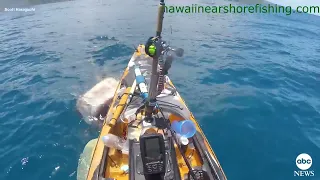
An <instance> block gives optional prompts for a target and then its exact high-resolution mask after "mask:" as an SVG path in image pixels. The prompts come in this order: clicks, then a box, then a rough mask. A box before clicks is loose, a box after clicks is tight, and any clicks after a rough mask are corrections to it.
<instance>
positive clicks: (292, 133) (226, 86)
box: [0, 0, 320, 180]
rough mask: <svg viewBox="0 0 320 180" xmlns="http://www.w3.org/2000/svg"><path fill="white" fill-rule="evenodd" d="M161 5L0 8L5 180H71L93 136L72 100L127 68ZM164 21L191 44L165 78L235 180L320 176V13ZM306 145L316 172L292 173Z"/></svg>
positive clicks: (167, 33)
mask: <svg viewBox="0 0 320 180" xmlns="http://www.w3.org/2000/svg"><path fill="white" fill-rule="evenodd" d="M170 3H171V2H170V1H169V2H168V4H170ZM172 3H177V4H184V5H186V4H192V3H200V2H195V1H190V0H188V1H175V2H173V1H172ZM202 3H204V2H202ZM157 4H158V3H157V1H143V2H142V1H137V0H133V1H128V2H127V1H126V2H119V1H116V0H110V1H101V0H93V1H86V0H79V1H70V2H61V3H53V4H43V5H37V6H35V9H36V10H35V12H27V13H25V12H1V14H0V27H1V28H0V40H1V43H0V74H1V77H0V127H1V130H0V136H1V137H2V138H1V139H0V147H1V148H0V160H1V163H0V179H3V180H18V179H22V178H23V179H26V180H37V179H55V180H61V179H64V180H65V179H70V180H75V179H76V168H77V163H78V159H79V156H80V153H81V152H82V150H83V148H84V146H85V144H86V143H87V142H88V141H89V140H91V139H92V138H95V137H96V136H97V135H98V132H97V129H95V128H93V127H89V126H88V125H87V124H86V123H84V122H83V121H82V120H81V117H80V116H79V115H78V113H77V111H76V108H75V102H76V99H77V97H78V96H79V95H81V94H82V93H84V92H85V91H86V90H88V89H90V88H91V87H92V86H93V85H94V84H95V83H97V82H99V80H100V79H102V78H103V77H115V78H119V77H120V75H121V73H122V72H123V68H124V67H125V66H126V64H127V62H128V59H129V58H130V56H131V54H132V53H133V50H134V46H135V45H137V44H139V43H145V41H146V40H147V38H148V37H150V36H152V35H154V32H155V20H156V12H155V11H156V9H157V8H156V7H157ZM164 22H165V25H164V34H163V36H164V37H165V38H166V39H168V40H169V41H170V43H171V44H172V45H174V46H178V47H183V48H184V49H185V57H184V58H183V60H181V61H176V62H174V65H173V68H172V69H171V72H170V77H171V79H172V80H173V82H174V83H175V85H176V86H177V88H178V90H179V92H180V94H181V95H182V96H183V97H184V98H185V100H186V102H187V104H188V106H189V107H190V109H191V110H192V111H193V113H194V115H195V117H196V118H197V119H198V121H199V123H200V124H201V126H202V128H203V130H204V132H205V134H206V135H207V138H208V140H209V141H210V143H211V146H212V147H213V149H214V151H215V152H216V154H217V156H218V159H219V161H220V163H221V164H222V166H223V168H224V170H225V173H226V175H227V177H228V179H231V180H233V179H235V180H238V179H239V180H251V179H252V180H269V179H273V180H277V179H279V180H289V179H320V80H319V78H320V55H319V54H320V45H319V44H320V40H319V35H320V34H319V32H320V17H319V16H314V15H308V14H305V15H301V14H300V15H297V14H293V15H292V16H285V15H281V14H166V15H165V19H164ZM171 32H172V33H171ZM300 153H308V154H309V155H310V156H311V157H312V158H313V164H312V167H311V168H310V170H314V171H315V177H294V171H295V170H298V168H297V167H296V164H295V159H296V157H297V155H298V154H300Z"/></svg>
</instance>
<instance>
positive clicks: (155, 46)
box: [145, 0, 165, 122]
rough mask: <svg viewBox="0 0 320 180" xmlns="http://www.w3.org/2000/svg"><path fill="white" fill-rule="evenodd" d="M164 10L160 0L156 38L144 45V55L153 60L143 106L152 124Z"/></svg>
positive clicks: (147, 118)
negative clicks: (146, 97) (146, 96)
mask: <svg viewBox="0 0 320 180" xmlns="http://www.w3.org/2000/svg"><path fill="white" fill-rule="evenodd" d="M164 10H165V3H164V0H160V4H159V7H158V18H157V30H156V36H155V37H150V38H149V39H148V41H147V43H146V46H145V51H146V53H147V54H148V55H149V56H150V57H152V58H153V62H152V70H151V79H150V86H149V92H148V94H149V96H148V99H147V101H146V106H145V116H146V121H147V122H152V119H153V118H152V114H153V110H154V107H155V106H156V97H157V95H158V94H157V92H158V91H157V87H158V80H159V79H158V78H159V75H158V63H159V58H162V57H161V53H162V51H163V47H162V40H161V33H162V25H163V16H164Z"/></svg>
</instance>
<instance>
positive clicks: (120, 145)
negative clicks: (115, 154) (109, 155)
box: [102, 134, 129, 154]
mask: <svg viewBox="0 0 320 180" xmlns="http://www.w3.org/2000/svg"><path fill="white" fill-rule="evenodd" d="M102 141H103V143H104V145H105V146H107V147H109V148H115V149H118V150H121V151H122V153H124V154H129V141H127V140H122V139H121V138H120V137H118V136H115V135H113V134H107V135H105V136H103V137H102Z"/></svg>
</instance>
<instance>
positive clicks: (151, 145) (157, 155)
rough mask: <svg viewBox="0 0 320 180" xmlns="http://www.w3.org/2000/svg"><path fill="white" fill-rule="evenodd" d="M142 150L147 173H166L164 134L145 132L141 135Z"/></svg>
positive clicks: (145, 172) (144, 169)
mask: <svg viewBox="0 0 320 180" xmlns="http://www.w3.org/2000/svg"><path fill="white" fill-rule="evenodd" d="M140 152H141V159H142V164H143V171H144V174H145V175H153V174H162V173H165V169H166V162H165V157H166V156H165V144H164V139H163V135H162V134H159V133H156V134H144V135H142V136H140Z"/></svg>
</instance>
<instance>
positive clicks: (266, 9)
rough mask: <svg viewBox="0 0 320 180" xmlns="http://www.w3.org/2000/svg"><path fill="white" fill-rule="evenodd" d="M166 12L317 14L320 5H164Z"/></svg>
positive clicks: (319, 11) (319, 10)
mask: <svg viewBox="0 0 320 180" xmlns="http://www.w3.org/2000/svg"><path fill="white" fill-rule="evenodd" d="M165 12H166V13H213V14H218V13H249V14H253V13H261V14H272V13H282V14H286V15H291V14H293V13H311V14H319V13H320V6H297V7H296V8H293V7H291V6H281V5H276V4H255V5H245V6H240V5H237V6H235V5H232V4H229V5H222V6H203V5H198V4H191V5H187V6H165Z"/></svg>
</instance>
